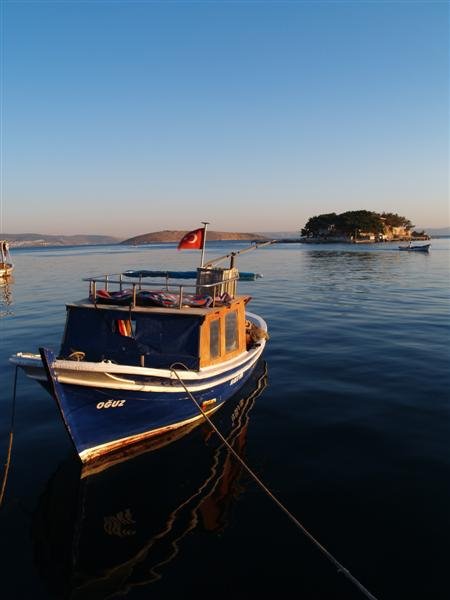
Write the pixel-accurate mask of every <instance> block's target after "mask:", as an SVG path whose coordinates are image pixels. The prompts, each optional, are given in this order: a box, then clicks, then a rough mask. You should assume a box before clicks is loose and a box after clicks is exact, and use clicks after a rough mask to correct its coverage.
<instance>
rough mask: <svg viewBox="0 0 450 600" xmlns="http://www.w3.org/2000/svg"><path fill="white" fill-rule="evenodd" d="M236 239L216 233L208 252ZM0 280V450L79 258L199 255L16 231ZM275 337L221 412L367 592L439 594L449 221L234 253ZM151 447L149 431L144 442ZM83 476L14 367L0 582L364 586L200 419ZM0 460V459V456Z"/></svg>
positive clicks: (45, 593) (48, 411) (87, 262)
mask: <svg viewBox="0 0 450 600" xmlns="http://www.w3.org/2000/svg"><path fill="white" fill-rule="evenodd" d="M244 247H245V244H244V245H240V244H236V243H233V244H225V243H220V244H219V243H215V244H210V245H209V247H208V258H212V257H214V256H219V255H221V254H224V253H226V252H227V251H230V250H236V249H242V248H244ZM13 258H14V262H15V266H16V268H15V277H14V281H13V282H11V283H10V284H8V285H7V286H3V287H2V288H0V298H1V299H2V301H1V303H0V335H1V345H0V364H1V382H0V383H1V387H0V389H1V413H0V463H1V464H2V465H3V463H4V459H6V452H7V447H8V435H9V430H10V416H11V410H12V397H13V383H14V368H13V367H12V366H11V365H10V364H9V363H8V357H9V356H10V355H11V354H13V353H14V352H16V351H20V350H31V351H35V350H36V349H37V348H38V346H41V345H44V346H48V347H50V348H54V349H58V345H59V341H60V338H61V335H62V330H63V325H64V319H65V309H64V304H65V303H66V302H70V301H71V300H74V299H80V298H82V297H85V295H86V284H85V283H83V282H82V281H81V280H82V278H83V277H86V276H89V275H94V274H99V273H105V272H121V271H123V270H126V269H131V268H148V269H151V268H155V269H159V268H167V269H192V268H195V266H196V265H197V264H198V260H199V253H198V252H197V253H194V252H177V251H176V250H175V248H174V246H154V247H140V248H129V247H120V246H108V247H82V248H80V247H77V248H53V249H52V248H48V249H17V250H14V249H13ZM238 266H239V267H240V268H241V270H243V271H256V272H260V273H263V275H264V277H263V278H262V279H259V280H257V281H255V282H249V283H241V284H240V289H241V291H245V292H247V293H249V294H251V295H252V298H253V299H252V301H251V309H252V310H253V311H254V312H256V313H259V314H261V315H262V316H263V317H264V318H265V319H266V320H267V322H268V325H269V332H270V336H271V339H270V341H269V343H268V345H267V347H266V351H265V354H264V361H263V362H262V363H261V365H260V368H259V370H258V373H257V374H255V377H254V378H253V380H252V382H250V383H249V384H248V385H247V386H246V388H245V389H244V390H243V392H242V393H241V394H238V396H237V397H236V399H235V400H234V401H233V402H232V403H231V404H230V406H227V407H225V408H224V409H222V410H221V411H219V412H218V413H217V414H216V416H215V423H216V424H217V426H218V427H219V428H220V429H221V431H223V433H224V435H226V436H227V437H228V439H229V440H230V441H231V442H232V443H233V444H234V447H235V448H236V449H237V450H238V451H239V452H241V453H242V454H243V456H244V457H245V459H246V461H247V462H248V464H249V465H250V466H251V467H252V468H253V469H254V470H255V471H256V472H257V473H258V475H259V476H260V477H261V478H262V480H263V481H264V482H265V484H266V485H267V486H268V487H269V488H270V489H271V490H272V491H273V492H274V493H275V494H276V495H277V497H278V498H279V499H280V500H281V501H282V502H283V503H284V504H285V506H286V507H287V508H288V509H289V510H290V511H291V512H292V513H293V514H294V515H295V517H296V518H297V519H298V520H299V521H300V522H301V523H302V524H303V525H304V526H305V527H306V528H307V529H308V530H309V531H310V532H311V534H312V535H314V536H315V537H316V538H317V539H318V540H319V541H320V543H321V544H323V545H324V546H325V547H326V548H327V549H328V550H329V552H331V553H332V554H333V556H335V558H336V559H337V560H339V561H340V562H341V563H342V564H343V565H344V566H345V567H346V568H347V569H349V570H350V572H351V573H352V574H353V575H354V576H355V577H356V578H357V579H358V580H359V581H360V582H361V583H362V584H363V585H364V586H366V587H367V588H368V589H369V590H370V591H371V592H372V593H373V594H374V595H375V596H377V597H378V598H379V599H385V600H390V599H395V600H398V599H404V598H405V599H406V598H408V599H411V598H413V599H416V598H417V599H427V600H428V599H444V598H445V599H447V598H449V597H450V585H449V583H448V564H449V558H450V451H449V439H450V438H449V428H450V414H449V400H450V398H449V390H450V385H449V384H450V369H449V367H450V353H449V352H450V351H449V349H450V344H449V342H450V320H449V313H450V294H449V280H450V278H449V274H450V273H449V271H450V239H436V240H432V246H431V250H430V253H429V254H428V255H427V254H420V253H418V254H415V253H407V252H398V250H396V246H395V245H389V244H383V245H373V246H348V245H342V246H341V245H332V246H321V245H314V246H313V245H308V246H307V245H300V244H278V245H275V246H271V247H269V248H263V249H259V250H256V251H254V252H249V253H247V254H245V255H242V256H241V257H240V258H239V261H238ZM144 450H147V451H146V452H144ZM140 451H141V454H139V455H138V456H135V457H132V458H129V460H127V461H124V462H122V463H120V464H117V465H115V466H111V467H110V468H109V469H107V470H105V471H103V472H101V473H98V474H97V475H92V476H90V477H88V478H83V479H82V480H80V470H79V465H78V463H77V461H76V460H75V458H74V455H73V451H72V447H71V444H70V441H69V439H68V437H67V435H66V432H65V429H64V426H63V424H62V421H61V419H60V417H59V414H58V412H57V409H56V407H55V405H54V402H53V400H52V399H51V397H50V396H49V395H48V394H47V393H46V392H45V391H44V390H43V389H41V388H40V386H38V385H37V384H36V383H34V382H32V381H30V380H27V379H26V378H25V376H24V375H23V374H22V373H19V376H18V380H17V394H16V414H15V423H14V446H13V453H12V460H11V467H10V474H9V478H8V482H7V488H6V495H5V499H4V503H3V506H2V508H1V509H0V530H1V537H0V548H1V573H2V578H1V582H2V583H1V589H2V597H3V598H5V599H8V600H9V599H12V598H18V599H25V598H26V599H28V598H33V599H41V598H42V599H46V598H80V599H84V598H93V599H94V598H95V599H97V598H98V599H100V598H110V597H111V598H112V597H117V598H120V597H126V598H176V597H178V598H191V597H194V596H198V595H208V597H211V598H224V599H225V598H233V599H244V598H258V599H259V598H261V597H264V598H265V597H269V596H270V595H274V596H276V597H277V598H305V599H308V600H310V599H312V600H316V599H320V600H322V599H341V598H342V599H353V598H355V599H357V598H363V597H364V596H363V595H362V593H361V592H360V591H358V590H357V589H356V588H355V587H354V586H353V585H352V584H351V583H350V582H349V581H348V580H347V579H346V578H345V577H344V576H343V575H342V574H339V573H337V572H336V569H335V567H334V566H333V565H332V564H331V563H330V562H329V561H328V560H327V559H326V558H325V557H324V556H323V555H322V554H321V553H320V552H319V551H318V550H317V548H316V547H315V546H314V545H313V544H312V543H311V542H310V541H309V540H308V539H307V538H306V537H305V536H304V535H303V534H302V533H301V532H300V531H299V530H298V529H297V528H296V527H295V526H294V525H293V524H292V522H291V521H289V519H288V518H287V517H286V516H285V515H284V514H283V513H282V512H281V511H280V510H279V508H277V507H276V506H275V504H274V503H273V502H272V501H271V500H270V499H269V498H268V497H267V496H266V495H265V494H264V493H263V492H262V491H261V489H260V488H259V487H258V486H257V485H256V484H255V483H254V482H253V481H252V480H251V479H250V478H249V476H248V475H247V474H246V473H245V472H242V469H241V468H240V467H239V465H237V464H236V461H235V460H234V459H233V458H232V457H230V455H229V453H228V452H227V451H226V448H224V447H223V446H222V445H221V443H220V442H219V441H218V440H217V439H216V436H215V435H211V434H210V432H209V431H208V428H207V427H198V428H196V429H194V430H193V431H192V432H190V433H189V434H187V435H185V436H184V437H182V438H181V439H178V440H173V442H172V443H171V444H168V445H166V446H164V447H162V448H159V449H153V450H151V449H145V448H142V449H141V450H140ZM2 477H3V473H2Z"/></svg>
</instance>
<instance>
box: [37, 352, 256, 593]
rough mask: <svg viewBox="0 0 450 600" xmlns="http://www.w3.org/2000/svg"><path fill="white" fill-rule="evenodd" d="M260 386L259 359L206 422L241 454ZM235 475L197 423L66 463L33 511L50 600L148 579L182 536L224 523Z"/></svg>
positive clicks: (221, 448) (226, 453)
mask: <svg viewBox="0 0 450 600" xmlns="http://www.w3.org/2000/svg"><path fill="white" fill-rule="evenodd" d="M266 385H267V368H266V363H265V362H264V361H260V363H259V364H258V365H257V367H256V368H255V371H254V373H253V374H252V377H251V378H250V380H249V381H248V382H247V383H246V384H245V386H243V387H242V389H241V390H240V391H239V392H238V394H237V395H236V398H235V399H233V400H230V401H229V403H228V404H227V406H226V407H224V408H223V410H222V411H218V413H216V415H215V416H214V419H213V420H214V424H215V425H216V427H217V428H218V429H219V431H220V432H221V433H222V435H223V436H224V437H225V439H226V440H227V441H228V443H229V444H230V445H231V446H232V448H233V449H234V450H235V451H236V452H237V453H238V454H239V455H240V456H243V454H244V453H245V442H246V434H247V428H248V424H249V413H250V411H251V409H252V408H253V405H254V403H255V400H256V398H257V397H258V396H259V395H260V394H261V392H262V391H263V390H264V389H265V387H266ZM242 472H243V467H242V466H241V465H240V464H239V462H238V461H237V460H236V459H235V457H233V455H232V454H231V452H230V450H229V449H228V448H227V446H226V445H225V444H224V443H223V442H222V441H221V440H220V439H219V438H218V436H217V435H216V434H215V433H214V432H213V431H212V430H211V427H210V426H209V425H208V423H206V422H205V423H204V424H202V425H200V426H198V425H197V427H196V428H193V427H192V426H191V427H190V429H189V428H188V429H187V430H184V431H183V432H182V431H180V430H177V431H176V432H173V433H172V434H171V436H170V437H168V438H160V439H158V440H157V441H153V442H150V441H148V442H147V443H144V444H141V445H139V446H134V447H133V448H128V450H127V451H126V452H123V453H121V454H116V455H112V456H109V457H108V458H107V459H106V458H105V460H104V461H103V462H96V463H93V464H92V465H90V466H84V467H82V466H81V464H80V463H79V461H78V460H76V458H75V457H74V458H73V459H71V460H70V461H67V462H66V463H63V464H62V465H61V466H60V467H59V468H58V470H57V472H56V473H55V474H54V475H53V476H52V478H51V479H50V480H49V482H48V484H47V486H46V489H45V492H44V493H43V495H42V497H41V499H40V501H39V504H38V507H37V510H36V512H35V515H34V519H33V540H34V550H35V562H36V566H37V569H38V571H39V573H40V575H41V577H42V578H43V579H44V580H45V583H46V585H47V587H48V588H49V591H50V592H51V593H52V594H54V595H55V596H57V597H58V598H74V599H75V598H92V599H95V598H110V597H113V596H115V597H117V596H121V595H125V594H126V593H127V592H129V591H130V590H131V589H132V588H134V587H135V586H145V585H148V584H151V583H153V582H156V581H158V580H160V579H161V578H162V577H164V576H166V575H167V574H168V572H169V567H170V563H171V562H172V561H173V560H174V559H175V557H177V556H179V557H180V558H181V556H182V551H183V538H185V537H186V536H188V535H189V534H190V533H193V532H194V531H195V530H201V531H210V532H215V533H220V532H221V531H223V529H224V528H225V527H226V526H227V523H228V519H229V513H230V509H231V507H232V504H233V502H234V501H236V499H237V496H238V494H239V491H240V490H241V489H242V488H240V487H239V478H240V475H241V474H242ZM188 554H189V553H188ZM186 558H187V559H192V557H190V556H186Z"/></svg>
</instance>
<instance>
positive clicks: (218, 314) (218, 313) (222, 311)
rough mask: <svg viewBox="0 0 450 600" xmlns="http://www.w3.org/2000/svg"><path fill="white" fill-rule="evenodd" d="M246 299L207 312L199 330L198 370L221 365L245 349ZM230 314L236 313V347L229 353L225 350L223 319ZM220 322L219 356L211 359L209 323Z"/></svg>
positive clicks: (239, 298) (236, 300) (238, 299)
mask: <svg viewBox="0 0 450 600" xmlns="http://www.w3.org/2000/svg"><path fill="white" fill-rule="evenodd" d="M246 300H247V298H246V297H238V298H236V299H235V300H233V301H232V302H231V303H230V306H224V307H221V308H218V309H217V310H214V311H211V312H209V314H207V315H206V316H205V319H204V321H203V323H202V326H201V329H200V368H203V367H208V366H210V365H214V364H217V363H222V362H223V361H224V360H229V359H231V358H234V357H235V356H238V355H239V354H242V353H243V352H245V349H246V340H245V335H244V333H243V332H244V331H245V304H246ZM231 312H236V313H237V326H236V335H237V347H236V349H235V350H233V351H231V352H227V351H226V348H225V319H226V316H227V315H228V314H230V313H231ZM217 319H218V320H219V321H220V325H219V327H220V334H219V339H220V352H219V355H218V356H216V357H214V358H211V356H210V331H211V323H212V322H213V321H215V320H217Z"/></svg>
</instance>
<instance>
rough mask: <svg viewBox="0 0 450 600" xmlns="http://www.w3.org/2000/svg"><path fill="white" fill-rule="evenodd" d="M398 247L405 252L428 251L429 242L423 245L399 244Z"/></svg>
mask: <svg viewBox="0 0 450 600" xmlns="http://www.w3.org/2000/svg"><path fill="white" fill-rule="evenodd" d="M398 249H399V250H404V251H406V252H428V250H429V249H430V244H425V245H424V246H399V247H398Z"/></svg>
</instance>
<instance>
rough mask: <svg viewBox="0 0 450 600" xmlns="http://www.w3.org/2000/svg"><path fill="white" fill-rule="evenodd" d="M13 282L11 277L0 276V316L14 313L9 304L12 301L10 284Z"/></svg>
mask: <svg viewBox="0 0 450 600" xmlns="http://www.w3.org/2000/svg"><path fill="white" fill-rule="evenodd" d="M13 283H14V278H13V277H0V318H1V317H9V316H10V315H12V314H14V313H13V311H12V309H11V306H12V303H13V298H12V284H13Z"/></svg>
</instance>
